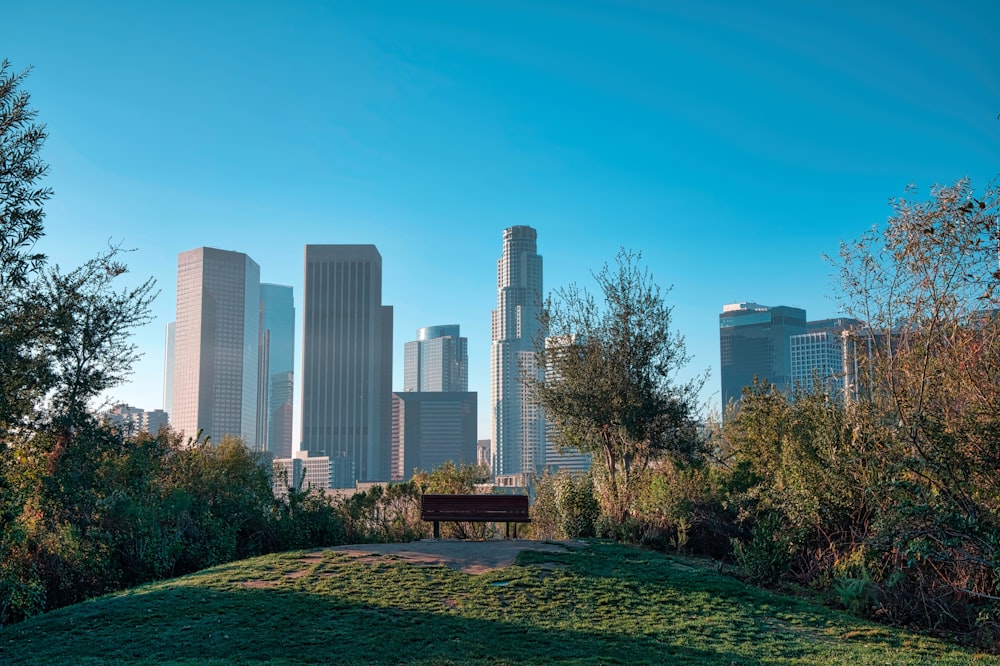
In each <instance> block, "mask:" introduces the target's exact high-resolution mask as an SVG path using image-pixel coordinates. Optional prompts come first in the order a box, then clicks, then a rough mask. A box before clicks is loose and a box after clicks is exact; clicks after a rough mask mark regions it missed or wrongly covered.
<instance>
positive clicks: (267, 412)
mask: <svg viewBox="0 0 1000 666" xmlns="http://www.w3.org/2000/svg"><path fill="white" fill-rule="evenodd" d="M260 313H261V315H260V321H261V338H260V345H261V364H260V365H261V385H262V386H261V400H260V402H261V406H262V407H265V408H264V409H262V410H261V411H262V413H263V414H264V419H265V422H264V424H263V431H264V433H266V439H265V441H266V442H267V450H268V451H270V452H271V453H272V454H274V457H275V458H291V457H292V410H293V398H292V395H293V393H294V374H293V371H294V356H295V303H294V301H293V298H292V288H291V287H286V286H283V285H280V284H267V283H265V284H262V285H260Z"/></svg>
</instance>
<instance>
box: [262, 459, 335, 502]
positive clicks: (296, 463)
mask: <svg viewBox="0 0 1000 666" xmlns="http://www.w3.org/2000/svg"><path fill="white" fill-rule="evenodd" d="M271 474H272V475H271V482H272V489H273V491H274V495H275V497H284V496H286V495H287V494H288V489H289V488H294V489H295V490H309V489H310V488H312V489H316V490H326V489H327V488H328V487H329V486H328V483H329V481H330V459H329V458H327V457H326V456H312V457H310V456H309V453H308V451H296V452H295V455H294V456H293V457H291V458H275V459H274V460H273V461H272V462H271Z"/></svg>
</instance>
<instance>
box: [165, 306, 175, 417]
mask: <svg viewBox="0 0 1000 666" xmlns="http://www.w3.org/2000/svg"><path fill="white" fill-rule="evenodd" d="M174 326H175V325H174V322H170V323H169V324H167V330H166V340H165V341H164V345H163V411H165V412H166V413H167V414H169V413H170V412H171V410H172V409H173V408H174V405H173V403H174Z"/></svg>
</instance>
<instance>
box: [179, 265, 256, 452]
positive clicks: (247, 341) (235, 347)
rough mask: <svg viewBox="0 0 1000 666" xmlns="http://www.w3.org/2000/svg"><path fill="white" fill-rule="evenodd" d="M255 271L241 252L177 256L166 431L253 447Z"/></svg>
mask: <svg viewBox="0 0 1000 666" xmlns="http://www.w3.org/2000/svg"><path fill="white" fill-rule="evenodd" d="M259 310H260V267H259V266H258V265H257V264H256V262H254V261H253V259H251V258H250V257H248V256H247V255H245V254H243V253H241V252H230V251H227V250H218V249H215V248H209V247H201V248H198V249H195V250H189V251H187V252H181V253H180V254H179V255H178V257H177V319H176V322H175V329H174V330H175V336H174V373H173V378H174V390H173V413H172V414H171V422H172V424H173V426H174V427H175V428H176V429H177V430H179V431H181V432H183V433H184V435H185V436H186V437H194V436H196V435H197V434H198V431H199V430H202V431H203V434H204V435H205V436H208V437H211V438H212V440H213V441H215V442H218V441H219V440H221V439H222V437H223V436H224V435H237V436H241V437H243V438H244V440H245V441H246V443H247V445H248V446H249V447H250V448H251V449H255V448H256V445H257V442H256V421H257V371H258V368H257V361H258V330H259V327H260V321H259Z"/></svg>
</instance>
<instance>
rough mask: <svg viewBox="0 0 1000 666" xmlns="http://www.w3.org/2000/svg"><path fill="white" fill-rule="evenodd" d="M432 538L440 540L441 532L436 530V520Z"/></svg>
mask: <svg viewBox="0 0 1000 666" xmlns="http://www.w3.org/2000/svg"><path fill="white" fill-rule="evenodd" d="M434 538H435V539H440V538H441V531H440V529H439V528H438V521H436V520H435V521H434Z"/></svg>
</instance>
